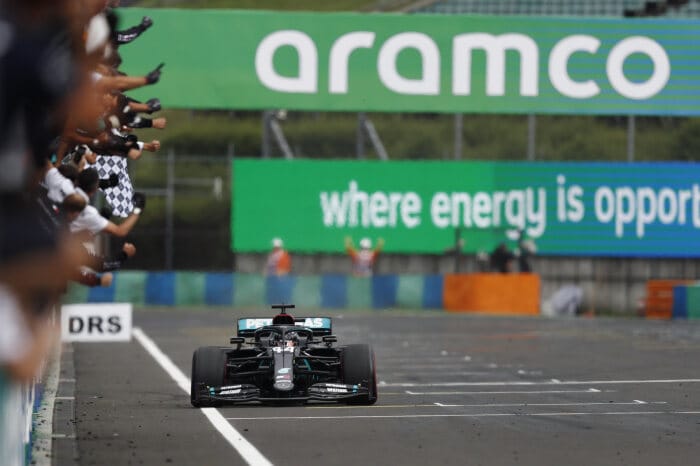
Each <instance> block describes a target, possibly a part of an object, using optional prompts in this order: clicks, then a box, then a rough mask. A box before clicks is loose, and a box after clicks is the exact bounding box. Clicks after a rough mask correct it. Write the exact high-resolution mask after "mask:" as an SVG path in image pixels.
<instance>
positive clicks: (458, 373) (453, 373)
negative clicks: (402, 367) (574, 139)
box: [382, 371, 493, 379]
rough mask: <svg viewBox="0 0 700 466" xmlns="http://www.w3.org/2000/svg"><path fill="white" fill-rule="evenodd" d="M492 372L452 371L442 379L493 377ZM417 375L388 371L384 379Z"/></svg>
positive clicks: (441, 375)
mask: <svg viewBox="0 0 700 466" xmlns="http://www.w3.org/2000/svg"><path fill="white" fill-rule="evenodd" d="M492 374H493V373H492V372H484V371H450V373H449V374H444V373H441V374H440V377H445V376H450V377H464V376H472V375H492ZM421 375H425V372H423V373H422V374H421ZM415 376H416V373H415V372H388V371H382V377H387V378H392V379H401V378H404V377H415Z"/></svg>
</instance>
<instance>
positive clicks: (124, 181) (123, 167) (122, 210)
mask: <svg viewBox="0 0 700 466" xmlns="http://www.w3.org/2000/svg"><path fill="white" fill-rule="evenodd" d="M94 167H95V169H96V170H97V173H98V174H99V175H100V179H103V178H109V175H111V174H116V175H117V176H118V177H119V185H118V186H115V187H114V188H107V189H103V190H102V192H103V193H104V195H105V199H106V200H107V203H108V204H109V205H110V206H111V207H112V215H116V216H118V217H128V216H129V214H130V213H131V211H132V210H134V204H133V203H132V202H131V198H132V197H133V195H134V188H133V186H132V185H131V179H130V178H129V171H128V170H127V159H126V157H119V156H117V155H98V156H97V162H96V163H95V165H94Z"/></svg>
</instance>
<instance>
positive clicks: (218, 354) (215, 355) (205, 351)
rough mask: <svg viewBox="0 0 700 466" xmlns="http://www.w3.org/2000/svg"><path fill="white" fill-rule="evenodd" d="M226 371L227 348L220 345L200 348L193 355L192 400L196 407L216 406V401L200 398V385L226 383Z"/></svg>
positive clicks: (213, 385)
mask: <svg viewBox="0 0 700 466" xmlns="http://www.w3.org/2000/svg"><path fill="white" fill-rule="evenodd" d="M225 371H226V350H225V349H224V348H219V347H218V346H204V347H202V348H198V349H197V351H195V352H194V354H193V355H192V385H191V387H190V402H191V403H192V406H194V407H195V408H199V407H202V406H214V405H215V404H216V403H213V402H207V401H204V400H202V399H200V396H199V395H200V394H199V386H200V384H202V383H203V384H205V385H207V386H210V387H221V386H222V385H224V375H225Z"/></svg>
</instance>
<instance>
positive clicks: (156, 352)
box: [132, 327, 272, 466]
mask: <svg viewBox="0 0 700 466" xmlns="http://www.w3.org/2000/svg"><path fill="white" fill-rule="evenodd" d="M132 335H133V336H134V338H135V339H136V340H137V341H138V342H139V343H141V346H143V347H144V349H145V350H146V351H148V353H149V354H150V355H151V356H152V357H153V359H155V360H156V362H157V363H158V364H159V365H160V367H162V368H163V369H164V370H165V372H167V373H168V375H169V376H170V378H172V379H173V380H174V381H175V383H176V384H177V386H178V387H180V388H181V389H182V390H183V391H184V392H185V393H187V394H189V393H190V379H189V378H188V377H187V376H186V375H185V374H183V373H182V371H181V370H180V368H178V367H177V366H176V365H175V364H174V363H173V362H172V361H171V360H170V358H169V357H168V356H167V355H166V354H165V353H163V351H161V349H160V348H158V346H157V345H156V344H155V342H154V341H153V340H151V338H150V337H148V335H146V334H145V333H144V332H143V331H142V330H141V329H140V328H138V327H136V328H134V329H133V331H132ZM201 411H202V414H204V415H205V416H206V417H207V419H209V422H211V424H212V425H213V426H214V427H215V428H216V430H218V431H219V433H220V434H221V435H222V436H223V437H224V438H225V439H226V441H227V442H228V443H230V444H231V446H232V447H233V448H235V449H236V451H237V452H238V454H240V455H241V457H242V458H243V460H244V461H245V462H246V463H248V464H250V465H255V466H272V463H270V461H268V459H267V458H265V457H264V456H263V455H262V453H260V452H259V451H258V450H257V449H256V448H255V447H254V446H253V444H251V443H250V442H249V441H248V440H246V439H245V438H244V437H243V436H242V435H241V434H240V433H239V432H238V431H237V430H236V429H235V428H234V427H233V426H232V425H231V424H230V423H229V422H228V421H226V418H224V416H223V415H222V414H221V413H220V412H219V411H218V410H217V409H215V408H202V409H201Z"/></svg>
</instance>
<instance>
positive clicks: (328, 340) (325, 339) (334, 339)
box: [321, 335, 338, 345]
mask: <svg viewBox="0 0 700 466" xmlns="http://www.w3.org/2000/svg"><path fill="white" fill-rule="evenodd" d="M321 341H323V342H324V343H327V344H329V345H330V344H331V343H335V342H337V341H338V337H336V336H335V335H324V336H323V337H321Z"/></svg>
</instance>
